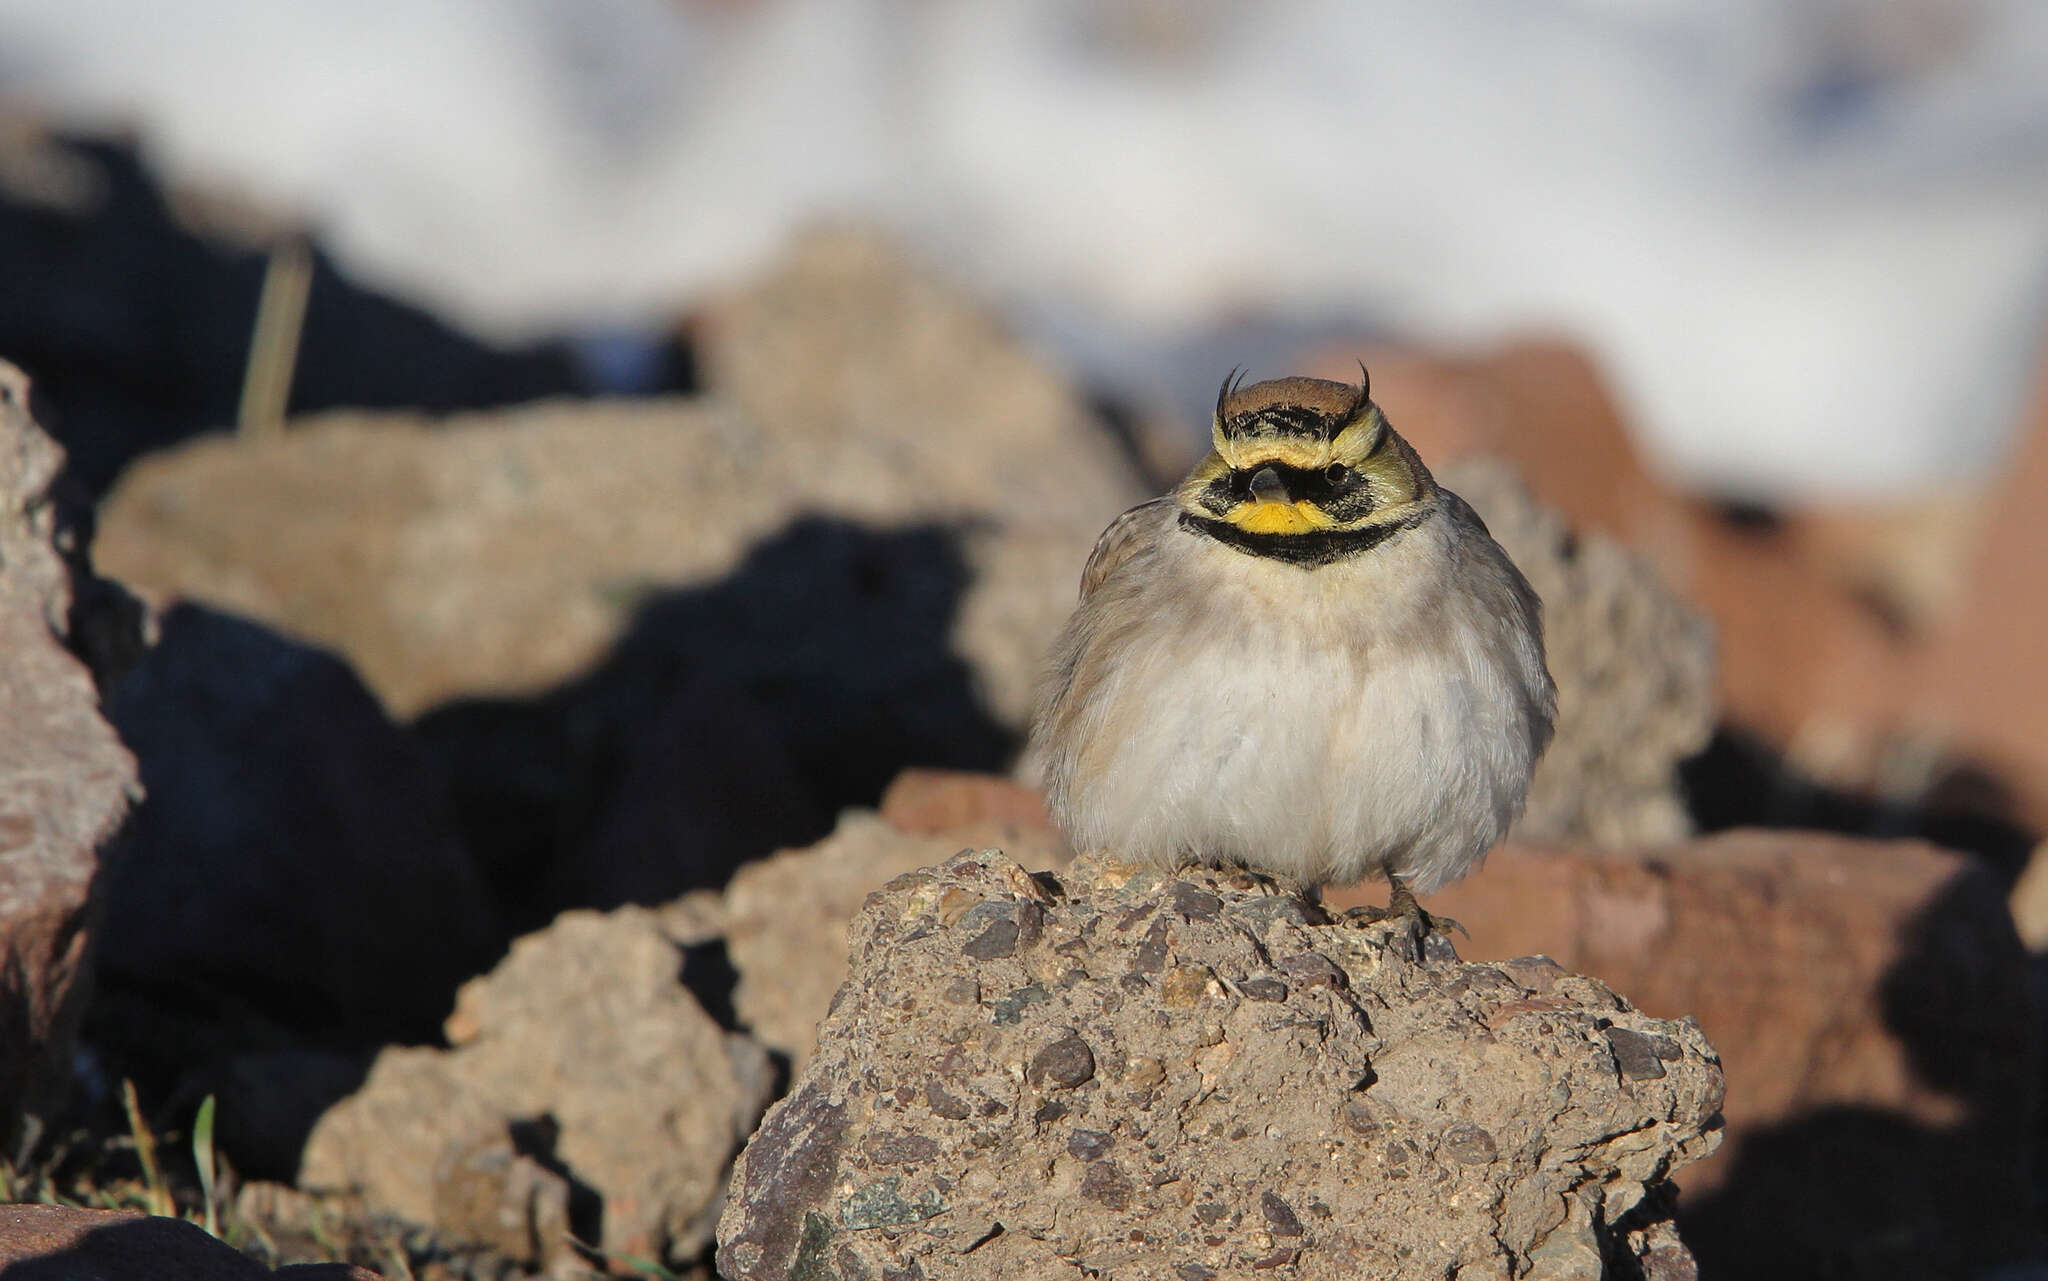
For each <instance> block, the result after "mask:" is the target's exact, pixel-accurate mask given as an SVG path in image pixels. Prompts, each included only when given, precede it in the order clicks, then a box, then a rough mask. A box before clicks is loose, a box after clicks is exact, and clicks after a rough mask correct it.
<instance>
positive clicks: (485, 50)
mask: <svg viewBox="0 0 2048 1281" xmlns="http://www.w3.org/2000/svg"><path fill="white" fill-rule="evenodd" d="M2044 72H2048V5H2043V4H2041V3H2039V0H1661V2H1647V3H1636V4H1618V3H1602V2H1600V0H1547V2H1546V0H1435V2H1433V3H1427V4H1422V3H1408V4H1403V3H1393V2H1391V0H1380V2H1371V3H1368V2H1363V0H1352V2H1335V0H1331V2H1317V0H1284V2H1283V0H1275V2H1272V3H1264V4H1256V5H1254V4H1248V3H1246V4H1234V3H1227V2H1225V0H1191V2H1189V3H1177V4H1176V3H1166V2H1165V0H1035V2H1031V3H1020V2H1012V3H1002V2H998V0H955V2H946V0H922V2H920V0H753V2H747V0H726V2H723V3H711V2H708V0H706V2H701V3H685V2H683V0H175V2H166V0H0V100H6V101H9V102H12V103H13V104H15V105H17V106H23V105H25V106H26V107H28V108H29V109H30V110H31V111H33V112H36V113H38V114H40V115H42V116H44V117H46V118H49V119H52V120H55V121H57V122H59V123H61V124H63V125H65V126H66V127H79V128H108V127H112V128H120V129H126V130H132V131H133V133H134V134H135V136H137V137H138V138H139V140H140V142H141V145H142V146H143V149H144V153H145V155H146V156H147V157H148V158H149V160H150V162H151V163H152V165H153V166H154V167H156V168H157V169H158V170H159V172H160V173H162V174H164V175H165V176H166V177H167V178H168V179H169V180H172V181H174V182H180V183H189V184H203V185H207V186H210V187H214V188H218V189H223V190H230V191H234V192H237V193H240V194H241V195H244V196H247V197H250V198H254V199H257V200H260V201H262V202H264V203H266V204H268V205H271V206H273V207H275V208H278V209H279V210H281V211H283V212H285V213H286V214H287V215H288V216H290V217H292V218H295V219H298V220H302V221H303V222H304V223H305V224H306V225H308V226H310V227H311V228H312V229H313V231H314V234H315V236H316V238H317V240H318V241H319V243H320V245H321V246H322V248H323V249H324V250H325V251H326V252H327V253H329V254H330V255H332V256H333V258H334V260H335V261H336V262H337V263H338V264H339V265H340V266H341V267H342V269H343V270H345V271H347V272H348V273H350V274H351V275H353V276H355V277H357V278H358V279H359V280H361V281H363V282H364V283H366V284H369V285H371V286H373V287H375V288H379V289H382V290H386V291H389V292H391V293H393V294H395V295H397V296H400V297H403V298H407V299H410V300H413V301H415V302H419V303H421V304H423V305H426V306H428V307H430V308H432V309H433V310H435V311H436V312H437V313H439V314H441V315H442V316H444V317H446V318H448V319H450V320H451V321H453V322H454V323H457V324H459V325H461V326H463V327H465V328H467V329H469V330H470V331H472V332H474V333H476V334H479V335H482V336H485V337H488V338H492V339H495V340H500V341H510V340H514V339H523V338H531V337H533V336H535V335H543V334H547V335H553V334H563V333H579V332H581V333H596V332H605V333H614V332H618V331H622V330H623V331H626V332H633V331H636V330H638V331H645V332H650V333H652V332H658V331H662V330H665V329H666V328H667V327H669V326H671V325H672V323H673V320H674V318H675V317H676V316H678V315H679V314H681V313H682V312H683V311H684V310H685V309H687V308H688V307H689V306H690V305H691V303H692V301H693V300H694V299H696V298H698V297H700V296H701V295H702V293H703V291H705V290H707V289H712V288H715V287H717V286H718V285H720V284H722V283H725V282H729V281H732V280H734V279H736V278H737V277H739V276H741V275H742V274H744V273H746V272H747V271H749V270H750V269H752V268H755V267H757V266H758V265H759V264H760V263H761V261H762V260H763V259H764V258H765V257H766V256H767V255H769V254H770V253H772V252H773V251H774V250H775V249H776V248H777V247H778V246H779V245H780V244H781V243H782V242H783V241H784V239H785V238H786V237H787V235H788V234H789V233H790V232H791V231H792V230H794V229H795V228H797V227H799V226H802V225H804V224H807V223H810V222H814V221H818V220H822V219H829V218H837V217H867V218H872V219H877V220H880V221H882V222H883V223H885V224H887V225H889V226H891V227H893V228H894V229H895V230H896V231H897V232H898V234H900V235H901V236H902V237H903V238H904V240H905V241H906V242H907V243H909V244H910V245H911V246H913V247H914V248H915V249H916V250H917V251H918V252H919V253H921V254H922V255H924V256H926V257H927V258H929V259H931V260H934V261H936V262H938V263H940V264H941V265H942V266H944V267H945V268H946V269H948V270H949V271H951V272H953V273H954V274H956V275H958V276H960V277H962V278H964V279H967V280H969V281H971V282H972V283H973V284H974V285H975V286H976V287H978V288H979V289H981V290H983V291H984V292H985V294H986V295H987V296H988V297H989V298H990V299H992V300H993V301H995V302H997V303H998V304H1000V305H1002V306H1003V307H1004V308H1006V309H1007V310H1008V312H1009V313H1010V314H1011V315H1012V316H1013V317H1014V318H1016V320H1017V323H1019V324H1020V325H1021V326H1022V327H1023V328H1024V329H1025V330H1026V331H1027V332H1028V333H1029V334H1031V335H1032V336H1033V337H1034V338H1035V339H1036V340H1038V341H1040V342H1041V343H1043V344H1045V345H1047V346H1049V347H1051V348H1053V349H1055V350H1056V352H1057V354H1058V356H1059V358H1060V359H1061V360H1062V361H1063V363H1064V364H1065V365H1066V366H1067V367H1068V368H1069V369H1070V370H1072V371H1074V372H1075V373H1076V374H1077V375H1079V376H1081V377H1084V378H1087V379H1089V380H1091V381H1095V382H1098V383H1100V384H1102V385H1106V386H1110V387H1117V388H1123V389H1126V390H1129V391H1132V392H1134V393H1137V394H1143V395H1150V396H1155V397H1162V398H1165V399H1168V400H1171V401H1174V402H1177V403H1181V404H1184V405H1187V406H1189V407H1190V408H1191V409H1193V408H1194V407H1198V406H1200V405H1201V404H1202V403H1204V401H1205V400H1206V398H1207V396H1208V395H1209V394H1211V392H1212V390H1213V386H1214V383H1215V380H1216V378H1217V376H1218V374H1219V369H1218V368H1217V365H1218V361H1217V359H1216V353H1217V352H1218V351H1233V350H1237V351H1242V352H1244V353H1245V354H1246V355H1248V356H1250V357H1252V358H1253V360H1254V361H1256V360H1257V359H1258V358H1260V357H1261V356H1262V355H1263V354H1264V352H1265V351H1266V348H1262V346H1261V344H1260V341H1259V339H1258V338H1257V337H1256V335H1257V334H1258V333H1259V332H1261V331H1262V330H1263V331H1266V332H1280V333H1296V332H1313V331H1315V330H1316V329H1317V328H1318V327H1321V328H1325V329H1330V330H1333V331H1334V330H1338V329H1348V331H1349V332H1353V333H1357V332H1371V333H1378V334H1383V335H1386V336H1389V337H1392V338H1395V339H1398V340H1413V341H1422V342H1429V343H1435V344H1450V345H1457V344H1471V343H1482V342H1488V341H1493V340H1497V339H1500V338H1503V337H1506V336H1509V335H1518V334H1529V333H1545V334H1560V335H1564V336H1567V337H1570V338H1572V339H1574V340H1576V341H1578V342H1581V343H1583V344H1584V345H1585V346H1586V347H1587V348H1588V349H1589V350H1591V351H1592V352H1593V353H1594V355H1595V356H1596V358H1597V359H1598V360H1599V361H1600V362H1601V364H1602V368H1603V371H1604V373H1605V375H1606V376H1607V377H1608V379H1609V380H1610V381H1611V383H1612V385H1613V387H1614V389H1615V391H1616V393H1617V395H1618V396H1619V398H1620V399H1621V400H1622V401H1623V404H1624V408H1625V410H1626V416H1627V417H1628V418H1629V419H1630V420H1631V422H1632V423H1633V424H1634V425H1635V427H1636V428H1637V429H1638V430H1639V431H1640V432H1641V433H1642V435H1643V444H1644V446H1645V448H1646V450H1647V451H1648V453H1649V454H1650V456H1651V458H1652V459H1653V460H1654V461H1655V462H1656V463H1657V464H1658V465H1659V466H1661V467H1662V468H1663V469H1664V470H1666V471H1667V472H1669V473H1670V474H1672V475H1674V476H1676V477H1677V478H1679V479H1682V480H1684V481H1686V482H1688V483H1691V484H1693V485H1696V486H1700V487H1703V488H1708V489H1713V490H1717V491H1720V492H1722V493H1725V494H1729V495H1731V496H1737V497H1744V498H1754V499H1761V500H1781V501H1796V500H1804V499H1815V498H1821V499H1834V498H1848V499H1859V498H1872V497H1879V496H1883V495H1886V494H1890V493H1896V492H1907V491H1921V492H1924V491H1925V490H1926V489H1928V488H1929V487H1932V486H1938V485H1939V484H1941V483H1943V482H1944V481H1948V480H1953V479H1958V478H1969V477H1974V476H1980V475H1982V474H1983V473H1984V472H1986V471H1987V470H1988V469H1989V468H1991V467H1992V466H1994V465H1995V464H1996V463H1997V461H1998V460H1999V459H2000V457H2001V456H2002V451H2003V449H2004V447H2005V445H2006V443H2007V441H2008V438H2009V435H2010V433H2011V432H2012V430H2013V429H2014V427H2015V425H2016V424H2017V422H2018V420H2019V416H2020V411H2021V407H2022V404H2023V401H2024V398H2025V396H2026V394H2027V392H2028V390H2029V388H2030V387H2031V385H2032V379H2033V376H2034V371H2035V361H2036V359H2037V357H2038V354H2039V352H2040V351H2041V350H2042V319H2043V304H2044V301H2048V270H2044V269H2048V74H2044ZM1267 346H1268V347H1270V346H1271V344H1270V343H1269V344H1268V345H1267ZM1237 358H1242V357H1237ZM1230 359H1231V358H1229V357H1226V358H1225V359H1224V360H1223V361H1222V363H1223V364H1228V363H1230ZM1255 372H1256V373H1258V374H1261V375H1272V374H1277V373H1280V372H1284V371H1282V370H1280V369H1278V368H1255Z"/></svg>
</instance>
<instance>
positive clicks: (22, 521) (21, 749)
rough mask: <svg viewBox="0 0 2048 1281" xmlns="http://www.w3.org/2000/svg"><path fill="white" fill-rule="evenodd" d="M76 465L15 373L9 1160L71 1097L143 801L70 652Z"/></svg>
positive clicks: (9, 496)
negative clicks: (99, 943) (116, 856)
mask: <svg viewBox="0 0 2048 1281" xmlns="http://www.w3.org/2000/svg"><path fill="white" fill-rule="evenodd" d="M63 458H64V455H63V451H62V450H61V449H59V448H58V446H57V444H56V442H55V441H53V440H51V439H50V437H49V436H48V435H46V434H44V432H43V430H42V429H41V428H40V427H38V426H37V425H36V423H35V421H34V419H33V418H31V417H30V415H29V404H28V380H27V378H25V377H24V376H23V375H22V374H21V371H19V370H18V369H16V368H15V367H14V366H12V365H9V364H6V363H5V362H0V1155H10V1154H12V1153H14V1151H15V1144H16V1140H17V1137H19V1135H20V1130H21V1127H22V1125H23V1124H24V1118H25V1117H29V1116H34V1117H37V1118H41V1119H43V1120H47V1119H48V1118H49V1114H50V1112H51V1111H52V1109H53V1108H54V1107H55V1106H57V1104H58V1102H59V1100H60V1098H61V1097H62V1094H63V1092H64V1086H65V1084H66V1082H67V1080H68V1078H69V1073H70V1067H71V1050H72V1041H73V1037H74V1035H75V1034H76V1030H77V1025H78V1020H79V1017H80V1014H81V1012H82V1009H83V1005H84V1001H85V998H86V994H87V975H88V969H89V965H90V960H91V957H90V953H91V949H92V947H93V945H94V943H95V942H96V935H97V933H98V931H99V920H98V917H99V912H100V908H101V899H100V896H99V894H98V892H97V890H96V888H95V886H96V881H95V878H96V875H97V873H98V871H99V867H100V862H101V860H102V858H104V857H105V856H107V855H108V854H110V853H112V852H113V851H114V849H115V848H116V846H117V842H118V840H119V839H120V837H121V834H122V831H123V824H124V823H125V821H126V819H127V816H128V812H129V808H130V806H131V804H132V803H133V802H134V800H135V798H136V796H137V795H138V790H139V789H138V786H137V782H136V770H135V761H134V759H133V758H132V757H131V756H130V755H129V753H128V751H127V749H126V748H124V747H123V746H122V745H121V742H120V740H119V739H118V738H117V737H116V736H115V734H114V730H113V728H112V727H111V726H110V725H108V724H107V722H106V720H105V719H104V718H103V717H102V716H101V715H100V707H99V694H98V691H97V690H96V689H95V687H94V682H93V674H92V671H91V670H90V669H89V668H88V666H87V664H86V663H85V662H82V661H81V660H80V658H79V657H78V656H77V654H75V653H74V652H73V650H72V649H70V648H67V644H66V642H67V640H70V639H73V638H74V636H75V635H76V633H75V632H74V619H76V618H78V611H76V610H75V609H74V606H75V605H77V604H79V597H80V593H81V591H85V590H90V589H91V585H90V584H89V583H88V582H84V581H81V578H82V577H89V571H86V573H85V575H81V572H80V571H81V570H83V569H84V566H83V549H82V548H81V547H80V546H79V545H78V541H77V540H78V534H77V531H76V530H75V529H74V528H71V527H68V526H67V525H66V524H65V523H64V522H63V521H61V520H60V519H59V513H58V510H57V503H56V500H55V497H54V495H53V492H52V491H53V487H54V486H55V485H56V483H57V478H58V474H59V472H60V471H61V470H62V467H63ZM67 562H68V563H67ZM78 639H83V638H82V637H79V638H78Z"/></svg>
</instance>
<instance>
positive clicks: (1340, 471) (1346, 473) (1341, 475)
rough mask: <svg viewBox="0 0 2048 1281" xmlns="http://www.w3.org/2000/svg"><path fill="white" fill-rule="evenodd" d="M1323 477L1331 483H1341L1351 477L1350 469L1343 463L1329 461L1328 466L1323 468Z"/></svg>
mask: <svg viewBox="0 0 2048 1281" xmlns="http://www.w3.org/2000/svg"><path fill="white" fill-rule="evenodd" d="M1323 479H1324V480H1327V481H1329V482H1330V483H1331V484H1332V485H1341V484H1343V483H1344V482H1345V481H1347V480H1349V479H1351V469H1350V468H1349V467H1346V466H1345V465H1344V464H1343V463H1331V464H1330V465H1329V466H1328V467H1325V468H1323Z"/></svg>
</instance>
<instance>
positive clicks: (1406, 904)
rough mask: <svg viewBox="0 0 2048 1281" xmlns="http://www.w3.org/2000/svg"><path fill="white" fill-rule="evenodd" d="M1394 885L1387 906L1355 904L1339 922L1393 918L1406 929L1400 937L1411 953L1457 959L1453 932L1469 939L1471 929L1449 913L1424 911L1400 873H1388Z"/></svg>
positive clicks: (1372, 922) (1367, 922) (1375, 922)
mask: <svg viewBox="0 0 2048 1281" xmlns="http://www.w3.org/2000/svg"><path fill="white" fill-rule="evenodd" d="M1387 880H1388V881H1389V882H1390V883H1391V884H1392V885H1393V893H1392V894H1391V895H1389V896H1388V897H1389V901H1388V905H1387V906H1386V907H1372V906H1365V907H1353V908H1347V909H1345V912H1344V915H1343V917H1342V918H1340V921H1339V923H1340V924H1343V925H1356V926H1366V925H1378V924H1380V923H1381V922H1383V921H1394V922H1398V923H1400V924H1401V925H1403V926H1404V927H1405V928H1404V929H1402V930H1400V931H1398V932H1397V934H1396V937H1397V938H1400V939H1403V940H1405V941H1406V942H1407V943H1409V944H1410V946H1411V948H1412V954H1413V956H1415V957H1416V958H1417V959H1423V960H1453V961H1455V960H1457V959H1458V950H1457V948H1456V946H1455V945H1453V944H1452V942H1451V931H1452V930H1456V931H1457V932H1458V933H1460V934H1463V935H1464V936H1465V937H1466V938H1468V939H1469V938H1471V937H1472V931H1470V930H1468V929H1466V928H1465V927H1464V925H1463V924H1461V923H1459V922H1458V921H1455V920H1453V919H1452V918H1450V917H1448V916H1438V915H1436V914H1434V913H1432V912H1425V911H1423V910H1422V904H1420V903H1418V902H1416V901H1415V894H1414V892H1413V891H1412V890H1410V889H1409V888H1408V886H1407V884H1406V883H1405V882H1403V881H1402V880H1401V878H1400V877H1398V876H1389V877H1388V878H1387Z"/></svg>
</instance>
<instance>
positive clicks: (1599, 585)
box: [1439, 459, 1716, 847]
mask: <svg viewBox="0 0 2048 1281" xmlns="http://www.w3.org/2000/svg"><path fill="white" fill-rule="evenodd" d="M1439 479H1440V480H1442V481H1443V483H1444V484H1445V485H1446V486H1448V487H1449V488H1451V489H1453V490H1455V491H1457V493H1458V494H1460V495H1461V496H1462V497H1463V498H1464V499H1465V500H1466V501H1467V502H1469V503H1471V504H1472V506H1473V508H1474V509H1475V510H1477V511H1478V513H1479V515H1480V516H1481V517H1482V518H1483V519H1484V520H1485V521H1486V524H1487V528H1488V529H1489V530H1491V531H1492V533H1493V536H1494V538H1495V539H1497V540H1498V541H1499V542H1500V544H1501V546H1503V547H1505V548H1507V550H1508V554H1509V555H1510V556H1512V557H1514V561H1515V564H1516V565H1518V566H1520V567H1521V570H1522V572H1523V573H1524V574H1526V575H1527V576H1528V578H1529V582H1530V584H1531V585H1532V586H1534V587H1535V588H1536V593H1537V595H1539V596H1541V597H1542V598H1543V625H1544V643H1545V646H1546V648H1547V650H1548V654H1549V661H1550V674H1551V676H1552V677H1553V678H1554V679H1555V680H1556V681H1557V736H1556V737H1555V738H1554V739H1553V740H1552V741H1551V744H1550V750H1549V751H1548V752H1547V753H1545V755H1544V758H1543V762H1542V764H1541V765H1540V766H1538V767H1537V770H1536V778H1535V780H1534V781H1533V782H1532V783H1531V784H1530V787H1529V807H1528V809H1527V810H1526V811H1525V812H1524V814H1523V816H1522V821H1521V823H1520V824H1519V825H1518V826H1517V827H1516V829H1515V834H1516V836H1517V837H1519V838H1521V839H1524V840H1537V841H1562V840H1583V841H1591V842H1593V843H1595V844H1598V845H1606V846H1612V847H1626V846H1639V845H1646V844H1657V843H1662V842H1669V841H1676V840H1682V839H1684V838H1685V837H1687V836H1689V835H1691V833H1692V822H1691V819H1690V818H1689V817H1688V815H1687V813H1686V808H1685V797H1684V795H1683V793H1682V792H1681V790H1680V787H1679V780H1678V766H1679V763H1680V762H1682V761H1684V760H1686V759H1687V758H1688V757H1691V756H1693V755H1695V754H1697V753H1698V752H1699V751H1700V750H1701V749H1703V748H1704V747H1706V745H1707V740H1708V739H1709V738H1710V737H1711V736H1712V735H1713V732H1714V722H1715V713H1716V702H1715V686H1714V680H1715V660H1714V635H1713V627H1712V624H1710V623H1709V622H1708V621H1707V619H1706V617H1705V616H1704V615H1702V614H1700V613H1698V612H1697V611H1695V610H1694V609H1693V608H1692V607H1691V606H1689V605H1687V604H1686V603H1685V602H1684V601H1682V600H1680V599H1679V598H1678V596H1677V595H1676V594H1675V593H1673V592H1672V590H1671V589H1670V588H1669V587H1667V586H1666V585H1665V584H1664V583H1663V582H1662V581H1661V580H1660V579H1659V578H1658V577H1657V573H1656V571H1655V570H1654V569H1652V568H1651V567H1650V565H1649V563H1648V562H1647V561H1644V560H1643V559H1641V558H1640V557H1638V556H1636V555H1635V554H1634V553H1632V552H1630V551H1628V550H1627V549H1626V548H1624V547H1623V546H1622V545H1621V544H1620V543H1619V542H1617V541H1616V540H1615V539H1613V538H1611V537H1609V536H1608V535H1606V534H1603V533H1600V532H1599V531H1597V530H1592V531H1582V532H1578V533H1574V532H1573V531H1572V530H1570V529H1569V528H1568V527H1567V526H1566V525H1565V523H1564V521H1563V519H1562V518H1561V517H1559V516H1558V514H1557V513H1556V512H1554V511H1552V510H1550V509H1549V508H1547V507H1545V506H1543V505H1542V504H1540V503H1538V502H1537V501H1536V500H1535V499H1534V498H1532V497H1531V496H1530V495H1529V492H1528V491H1527V490H1526V489H1524V488H1523V487H1522V484H1521V482H1520V481H1519V480H1517V479H1516V478H1515V475H1514V473H1513V472H1512V471H1511V470H1510V469H1509V468H1508V467H1507V466H1506V465H1505V464H1503V463H1499V462H1495V461H1493V460H1490V459H1468V460H1464V461H1460V462H1456V463H1452V464H1450V465H1448V466H1446V467H1444V468H1442V469H1441V472H1440V474H1439Z"/></svg>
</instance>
